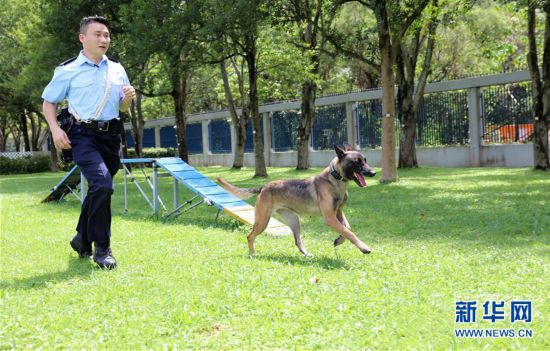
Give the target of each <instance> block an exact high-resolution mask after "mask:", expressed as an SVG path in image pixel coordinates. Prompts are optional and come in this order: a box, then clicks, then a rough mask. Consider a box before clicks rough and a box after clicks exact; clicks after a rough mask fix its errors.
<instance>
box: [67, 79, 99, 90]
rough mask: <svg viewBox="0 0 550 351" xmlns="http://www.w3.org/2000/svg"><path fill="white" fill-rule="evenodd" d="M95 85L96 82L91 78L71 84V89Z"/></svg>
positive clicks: (77, 80)
mask: <svg viewBox="0 0 550 351" xmlns="http://www.w3.org/2000/svg"><path fill="white" fill-rule="evenodd" d="M92 84H94V80H93V79H91V78H83V79H75V80H73V81H72V82H71V88H76V89H78V88H88V87H90V86H91V85H92Z"/></svg>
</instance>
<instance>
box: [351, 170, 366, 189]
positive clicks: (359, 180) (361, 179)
mask: <svg viewBox="0 0 550 351" xmlns="http://www.w3.org/2000/svg"><path fill="white" fill-rule="evenodd" d="M354 175H355V182H356V183H357V185H359V186H360V187H361V188H364V187H366V186H367V182H365V178H364V177H363V175H361V173H357V172H355V173H354Z"/></svg>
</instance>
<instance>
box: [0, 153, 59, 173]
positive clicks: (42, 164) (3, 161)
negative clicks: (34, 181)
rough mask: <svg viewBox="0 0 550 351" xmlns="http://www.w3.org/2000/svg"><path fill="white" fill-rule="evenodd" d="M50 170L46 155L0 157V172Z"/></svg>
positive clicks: (48, 159) (48, 158)
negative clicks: (12, 157)
mask: <svg viewBox="0 0 550 351" xmlns="http://www.w3.org/2000/svg"><path fill="white" fill-rule="evenodd" d="M49 170H50V157H49V156H48V155H34V156H27V157H21V158H16V159H11V158H7V157H0V174H20V173H36V172H45V171H49Z"/></svg>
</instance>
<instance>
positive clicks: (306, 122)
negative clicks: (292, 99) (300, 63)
mask: <svg viewBox="0 0 550 351" xmlns="http://www.w3.org/2000/svg"><path fill="white" fill-rule="evenodd" d="M316 93H317V84H315V82H313V81H306V82H304V84H303V85H302V105H301V109H300V112H301V116H300V127H299V128H298V142H297V147H298V164H297V166H296V169H298V170H300V169H308V168H309V136H310V134H311V128H312V126H313V121H314V119H315V96H316Z"/></svg>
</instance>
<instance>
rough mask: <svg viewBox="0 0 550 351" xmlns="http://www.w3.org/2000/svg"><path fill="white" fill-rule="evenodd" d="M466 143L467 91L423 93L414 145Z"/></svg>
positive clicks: (467, 139)
mask: <svg viewBox="0 0 550 351" xmlns="http://www.w3.org/2000/svg"><path fill="white" fill-rule="evenodd" d="M468 143H469V135H468V93H467V92H466V91H451V92H439V93H433V94H426V95H424V99H423V102H422V104H421V105H420V106H419V109H418V118H417V127H416V144H417V145H419V146H443V145H466V144H468Z"/></svg>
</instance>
